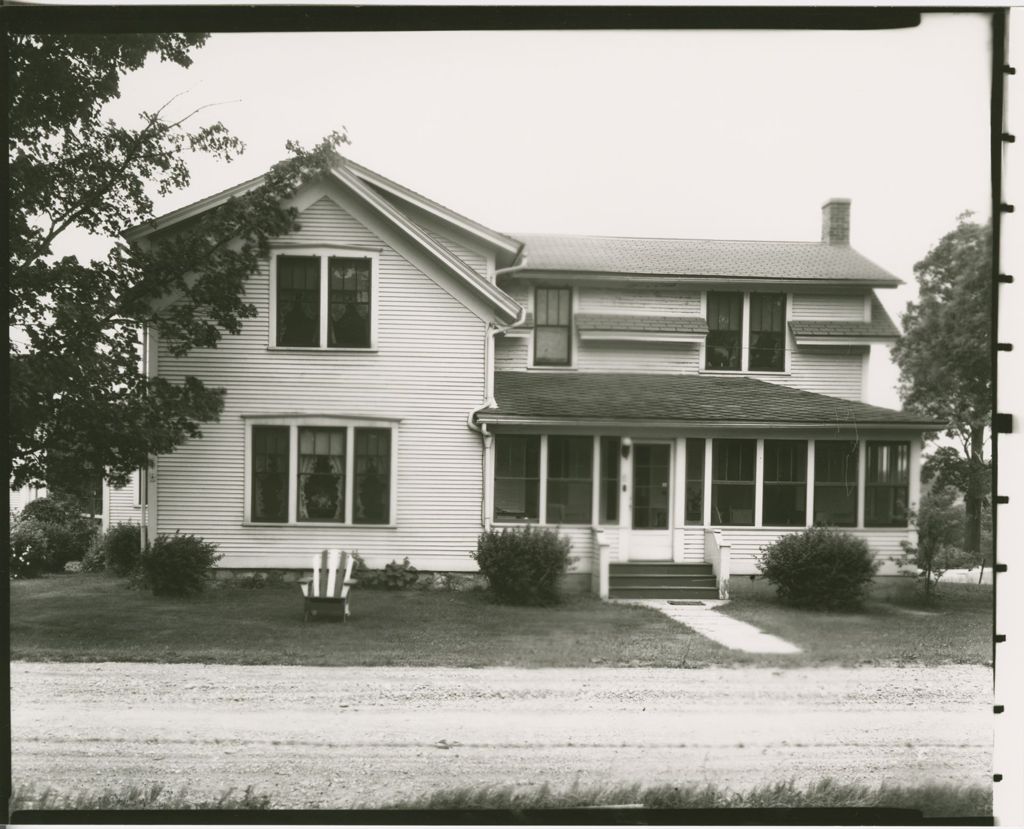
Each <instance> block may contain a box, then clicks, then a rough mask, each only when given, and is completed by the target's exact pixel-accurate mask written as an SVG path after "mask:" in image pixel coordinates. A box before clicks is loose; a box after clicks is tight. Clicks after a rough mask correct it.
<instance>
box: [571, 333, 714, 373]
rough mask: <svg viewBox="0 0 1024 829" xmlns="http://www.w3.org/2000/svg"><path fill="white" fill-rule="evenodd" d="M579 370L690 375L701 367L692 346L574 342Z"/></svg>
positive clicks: (689, 344) (687, 344)
mask: <svg viewBox="0 0 1024 829" xmlns="http://www.w3.org/2000/svg"><path fill="white" fill-rule="evenodd" d="M576 347H577V354H576V367H577V368H578V369H579V370H580V371H606V372H640V373H643V372H652V373H659V374H684V373H685V374H692V373H695V372H696V371H697V369H698V367H699V365H700V362H699V357H700V351H699V349H698V348H697V346H696V345H695V344H693V343H656V342H609V343H605V342H598V341H588V342H581V341H580V340H577V341H576Z"/></svg>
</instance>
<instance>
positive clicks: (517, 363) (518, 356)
mask: <svg viewBox="0 0 1024 829" xmlns="http://www.w3.org/2000/svg"><path fill="white" fill-rule="evenodd" d="M529 349H530V344H529V340H527V338H526V337H495V339H494V370H495V371H524V370H525V369H526V366H527V360H529Z"/></svg>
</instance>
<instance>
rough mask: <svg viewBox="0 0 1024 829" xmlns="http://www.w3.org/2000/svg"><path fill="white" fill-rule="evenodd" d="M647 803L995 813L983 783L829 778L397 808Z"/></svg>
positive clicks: (478, 793)
mask: <svg viewBox="0 0 1024 829" xmlns="http://www.w3.org/2000/svg"><path fill="white" fill-rule="evenodd" d="M594 806H605V807H611V806H642V807H644V808H647V809H811V808H819V809H822V808H832V809H835V808H846V809H851V808H852V809H870V808H875V809H914V810H918V811H920V812H922V813H923V814H924V816H925V817H976V816H982V815H990V814H992V793H991V791H990V790H989V789H986V788H984V787H982V786H963V785H960V786H952V785H942V784H932V785H919V786H899V785H890V784H883V785H882V786H865V785H861V784H856V783H839V782H837V781H835V780H831V779H825V780H821V781H819V782H817V783H812V784H810V785H807V786H797V785H796V784H795V783H794V782H792V781H789V782H784V783H773V784H768V785H762V786H757V787H755V788H753V789H749V790H746V791H733V790H731V789H728V788H723V787H720V786H716V785H713V784H707V785H697V784H685V785H682V786H670V785H662V786H651V787H644V786H641V785H640V784H634V785H632V786H574V787H573V788H571V789H568V790H565V791H553V790H552V789H550V788H549V787H548V786H547V785H544V786H542V787H540V788H539V789H532V790H521V789H516V788H515V787H514V786H492V787H483V788H473V787H465V788H453V789H445V790H442V791H439V792H434V793H432V794H430V795H426V796H424V797H419V798H413V799H410V800H402V801H397V802H394V803H391V804H388V806H386V807H385V808H398V809H573V808H583V807H594Z"/></svg>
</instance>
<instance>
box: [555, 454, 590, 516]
mask: <svg viewBox="0 0 1024 829" xmlns="http://www.w3.org/2000/svg"><path fill="white" fill-rule="evenodd" d="M593 464H594V439H593V438H592V437H589V436H585V437H569V436H566V435H551V436H549V437H548V486H547V491H548V494H547V523H549V524H589V523H590V516H591V511H592V505H593V492H594V483H593V480H594V479H593Z"/></svg>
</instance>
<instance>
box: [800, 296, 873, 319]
mask: <svg viewBox="0 0 1024 829" xmlns="http://www.w3.org/2000/svg"><path fill="white" fill-rule="evenodd" d="M865 296H866V294H865V293H863V292H860V293H849V294H793V301H792V304H791V308H792V311H791V314H790V319H795V320H849V321H861V320H863V319H864V297H865Z"/></svg>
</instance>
